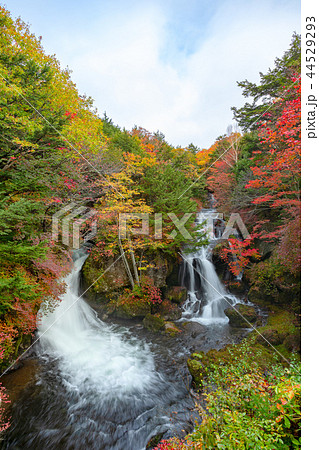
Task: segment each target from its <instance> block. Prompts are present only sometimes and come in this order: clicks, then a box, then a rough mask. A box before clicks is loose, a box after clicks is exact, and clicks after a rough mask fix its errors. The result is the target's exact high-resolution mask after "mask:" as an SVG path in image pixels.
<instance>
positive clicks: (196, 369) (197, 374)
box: [187, 358, 205, 386]
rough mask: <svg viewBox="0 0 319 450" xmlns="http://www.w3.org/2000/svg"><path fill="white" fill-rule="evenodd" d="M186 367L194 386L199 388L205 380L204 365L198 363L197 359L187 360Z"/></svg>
mask: <svg viewBox="0 0 319 450" xmlns="http://www.w3.org/2000/svg"><path fill="white" fill-rule="evenodd" d="M187 367H188V370H189V373H190V374H191V376H192V378H193V382H194V383H195V385H196V386H200V385H201V384H202V382H203V380H204V378H205V367H204V365H203V364H202V363H201V361H198V359H191V358H189V359H188V360H187Z"/></svg>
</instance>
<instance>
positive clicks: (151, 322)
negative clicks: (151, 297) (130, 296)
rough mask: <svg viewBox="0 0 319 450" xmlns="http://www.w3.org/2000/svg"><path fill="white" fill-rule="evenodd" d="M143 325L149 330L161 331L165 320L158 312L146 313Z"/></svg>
mask: <svg viewBox="0 0 319 450" xmlns="http://www.w3.org/2000/svg"><path fill="white" fill-rule="evenodd" d="M143 325H144V327H145V328H147V329H148V330H149V331H155V332H158V331H161V330H164V328H165V321H164V319H163V318H162V317H161V316H160V315H159V314H154V315H153V314H147V315H146V316H145V317H144V319H143Z"/></svg>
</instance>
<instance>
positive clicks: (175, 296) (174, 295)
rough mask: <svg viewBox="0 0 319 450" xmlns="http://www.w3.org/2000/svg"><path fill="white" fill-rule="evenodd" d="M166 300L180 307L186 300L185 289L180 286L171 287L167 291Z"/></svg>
mask: <svg viewBox="0 0 319 450" xmlns="http://www.w3.org/2000/svg"><path fill="white" fill-rule="evenodd" d="M166 298H167V299H168V300H169V301H170V302H173V303H177V304H178V305H181V304H182V303H184V302H185V301H186V299H187V289H186V288H184V287H181V286H173V287H171V288H169V290H168V291H167V293H166Z"/></svg>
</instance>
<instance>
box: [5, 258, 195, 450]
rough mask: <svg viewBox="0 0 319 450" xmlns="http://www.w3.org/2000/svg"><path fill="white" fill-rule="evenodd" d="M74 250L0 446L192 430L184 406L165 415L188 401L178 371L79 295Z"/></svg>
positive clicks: (136, 438)
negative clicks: (32, 375)
mask: <svg viewBox="0 0 319 450" xmlns="http://www.w3.org/2000/svg"><path fill="white" fill-rule="evenodd" d="M76 256H77V259H76V260H75V264H74V270H73V271H72V273H71V274H70V275H69V276H68V277H67V278H66V283H67V286H68V287H67V291H66V293H65V294H64V296H63V298H62V301H61V303H60V304H59V305H58V307H57V308H56V309H55V310H54V311H53V312H49V313H48V314H45V315H43V317H42V319H41V324H40V326H39V335H40V345H39V346H38V349H37V353H38V357H39V358H40V363H41V365H40V371H39V373H38V375H37V379H36V382H35V383H33V384H31V385H30V386H29V387H27V388H25V390H24V391H23V395H22V398H21V399H20V401H19V402H17V404H16V405H14V408H13V414H12V415H13V423H12V426H11V428H10V430H9V433H8V435H7V437H6V440H5V442H4V443H3V447H2V448H6V449H11V448H17V449H20V448H21V449H22V448H23V449H46V450H50V449H61V450H62V449H63V450H65V449H73V448H77V449H85V450H86V449H94V450H98V449H103V450H104V449H110V450H113V449H114V450H115V449H116V450H122V449H130V450H141V449H145V446H146V444H147V442H148V440H149V439H150V438H151V437H152V436H154V435H155V434H158V433H160V434H162V435H164V437H165V436H170V435H175V434H178V433H180V432H181V430H182V429H186V430H187V429H188V430H189V431H190V429H191V428H192V425H190V423H191V419H190V414H189V413H185V412H183V413H182V414H181V416H180V417H179V419H178V420H176V422H175V423H174V422H172V419H171V415H172V414H173V411H177V410H179V411H189V410H191V409H192V406H193V402H192V401H191V399H190V397H189V395H188V391H187V388H186V386H184V385H183V382H182V379H181V377H180V376H178V375H176V370H174V371H173V372H174V373H173V374H172V375H171V374H170V373H169V372H168V371H167V372H164V371H163V370H159V368H158V367H156V365H157V364H156V363H157V361H156V359H157V358H158V355H157V354H156V347H155V351H154V348H153V349H152V351H151V349H150V348H149V346H148V345H147V344H146V343H145V341H144V340H143V339H142V340H141V339H140V340H139V339H137V338H135V337H134V335H132V333H131V332H129V331H128V329H127V328H124V327H120V328H119V327H116V325H111V324H106V323H105V322H102V321H100V320H99V319H98V317H97V315H96V313H95V311H94V310H92V309H91V308H90V307H89V306H88V305H87V304H86V302H85V301H84V300H83V299H82V298H79V297H78V289H79V275H80V270H81V267H82V264H83V263H84V261H85V258H86V255H85V254H84V253H83V251H82V253H81V252H80V253H79V254H78V255H76ZM161 351H162V350H161ZM175 357H176V353H175ZM165 358H167V355H165V354H164V355H163V354H161V355H160V364H162V365H164V367H165V366H166V365H168V364H167V360H166V359H165ZM169 361H172V356H170V355H169ZM170 371H172V369H171V368H170Z"/></svg>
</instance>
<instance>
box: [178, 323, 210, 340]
mask: <svg viewBox="0 0 319 450" xmlns="http://www.w3.org/2000/svg"><path fill="white" fill-rule="evenodd" d="M183 329H184V330H185V331H186V333H187V334H190V335H191V337H192V338H196V337H197V336H199V335H201V334H204V333H206V327H205V326H204V325H202V324H200V323H197V322H186V323H184V324H183Z"/></svg>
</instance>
